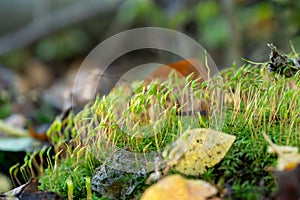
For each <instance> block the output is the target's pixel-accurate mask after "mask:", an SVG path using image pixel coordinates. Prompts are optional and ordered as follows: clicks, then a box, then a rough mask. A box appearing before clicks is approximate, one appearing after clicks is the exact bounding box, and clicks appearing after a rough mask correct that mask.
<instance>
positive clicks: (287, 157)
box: [263, 133, 300, 171]
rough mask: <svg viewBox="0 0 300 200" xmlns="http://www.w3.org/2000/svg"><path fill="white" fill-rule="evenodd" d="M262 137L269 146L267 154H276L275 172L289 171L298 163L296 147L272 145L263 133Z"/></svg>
mask: <svg viewBox="0 0 300 200" xmlns="http://www.w3.org/2000/svg"><path fill="white" fill-rule="evenodd" d="M263 136H264V138H265V140H266V141H267V142H268V143H269V145H270V146H269V147H268V153H276V154H277V155H278V159H277V166H276V170H279V171H282V170H291V169H293V168H295V167H296V166H297V165H298V164H299V163H300V154H299V153H298V147H291V146H279V145H276V144H274V143H273V142H272V141H271V140H270V138H269V137H268V136H267V135H266V133H263Z"/></svg>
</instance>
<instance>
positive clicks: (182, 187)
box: [141, 175, 217, 200]
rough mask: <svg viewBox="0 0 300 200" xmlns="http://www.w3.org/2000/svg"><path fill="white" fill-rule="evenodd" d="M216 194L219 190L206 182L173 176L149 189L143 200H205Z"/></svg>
mask: <svg viewBox="0 0 300 200" xmlns="http://www.w3.org/2000/svg"><path fill="white" fill-rule="evenodd" d="M216 193H217V189H216V188H215V187H214V186H212V185H211V184H209V183H207V182H205V181H202V180H188V179H185V178H183V177H182V176H180V175H171V176H168V177H165V178H163V179H162V180H160V181H159V182H158V183H156V184H154V185H152V186H151V187H149V188H148V189H147V190H146V191H145V193H144V194H143V196H142V198H141V200H202V199H203V200H205V199H206V198H207V197H210V196H212V195H214V194H216Z"/></svg>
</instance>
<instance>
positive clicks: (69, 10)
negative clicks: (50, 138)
mask: <svg viewBox="0 0 300 200" xmlns="http://www.w3.org/2000/svg"><path fill="white" fill-rule="evenodd" d="M0 24H1V26H0V119H4V120H6V122H7V123H8V124H11V125H13V126H15V127H21V128H24V127H28V124H30V126H33V127H35V125H36V126H37V127H38V128H39V127H40V126H41V125H44V124H47V123H49V124H50V123H51V122H52V120H53V119H54V118H55V116H56V115H57V114H59V113H60V112H61V111H63V110H65V109H66V108H67V107H68V106H69V105H68V102H67V101H66V99H69V98H70V88H72V81H73V79H74V76H75V74H76V71H77V69H78V67H79V66H80V64H81V63H82V61H83V59H84V58H85V56H86V55H87V54H88V53H89V52H90V51H91V50H92V49H93V48H94V47H95V46H96V45H98V44H99V43H100V42H102V41H103V40H105V39H106V38H108V37H110V36H112V35H114V34H117V33H119V32H121V31H125V30H128V29H131V28H136V27H144V26H157V27H165V28H170V29H173V30H177V31H180V32H182V33H185V34H187V35H188V36H190V37H192V38H194V39H195V40H196V41H198V42H199V43H200V44H201V45H202V46H203V47H204V48H205V49H206V50H207V51H208V53H209V54H210V56H211V57H212V58H213V60H214V61H215V62H216V64H217V66H218V67H219V69H223V68H226V67H230V66H231V65H232V64H233V63H236V64H237V65H238V66H241V65H242V64H244V63H245V62H244V61H243V60H242V59H241V58H245V59H247V60H251V61H254V62H265V61H268V59H269V53H270V50H269V49H268V47H267V45H266V44H267V43H274V44H275V45H276V46H277V47H278V48H279V49H280V51H281V52H282V53H288V52H290V51H291V48H290V42H292V43H293V45H294V46H295V48H296V51H300V1H295V0H268V1H267V0H63V1H62V0H27V1H23V0H10V1H0ZM133 54H134V55H133ZM128 56H129V58H131V57H134V56H135V57H138V59H139V60H144V61H145V62H146V60H147V59H150V60H151V58H152V57H153V56H155V52H152V51H148V52H146V53H145V52H133V53H129V55H128ZM125 60H126V59H125ZM123 62H125V61H124V59H123V60H122V59H121V60H119V61H117V62H116V63H115V64H118V63H119V64H120V63H123ZM83 78H85V77H83ZM41 94H42V95H41ZM41 99H42V100H41ZM14 117H15V118H16V119H15V118H14ZM18 123H19V124H18ZM1 134H2V135H4V133H1V132H0V136H1ZM2 141H3V140H2ZM16 143H17V142H16ZM7 144H8V143H3V142H2V143H1V142H0V166H1V171H0V173H1V172H4V173H6V174H8V169H9V165H10V166H11V165H12V164H13V163H15V160H13V159H11V160H12V161H11V162H10V164H7V163H6V162H4V161H5V160H7V155H8V154H7V153H6V154H1V151H5V152H8V151H14V152H16V151H24V149H26V148H27V147H28V146H26V145H25V146H22V145H21V143H19V145H16V146H18V147H19V149H18V148H17V149H10V148H9V147H8V145H7ZM22 144H23V143H22ZM21 158H23V157H22V156H21ZM4 163H6V164H7V165H8V166H6V165H5V164H4ZM4 165H5V166H4Z"/></svg>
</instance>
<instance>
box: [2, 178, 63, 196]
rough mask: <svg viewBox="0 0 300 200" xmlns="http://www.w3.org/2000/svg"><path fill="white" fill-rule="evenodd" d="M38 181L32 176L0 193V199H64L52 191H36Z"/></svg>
mask: <svg viewBox="0 0 300 200" xmlns="http://www.w3.org/2000/svg"><path fill="white" fill-rule="evenodd" d="M38 185H39V181H38V179H37V178H32V179H31V180H30V181H29V182H27V183H25V184H23V185H21V186H19V187H17V188H15V189H13V190H11V191H8V192H6V193H4V194H1V195H0V200H19V199H20V200H32V199H42V200H54V199H65V198H63V197H61V196H59V195H58V194H56V193H54V192H43V191H38Z"/></svg>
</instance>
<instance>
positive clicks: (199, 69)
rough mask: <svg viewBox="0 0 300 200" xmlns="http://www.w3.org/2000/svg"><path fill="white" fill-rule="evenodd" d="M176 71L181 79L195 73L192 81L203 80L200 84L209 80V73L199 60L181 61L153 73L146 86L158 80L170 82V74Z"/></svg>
mask: <svg viewBox="0 0 300 200" xmlns="http://www.w3.org/2000/svg"><path fill="white" fill-rule="evenodd" d="M172 71H175V72H176V73H177V75H178V77H179V78H185V77H187V76H189V75H190V74H192V73H193V76H192V79H193V80H195V79H197V78H202V80H201V81H200V82H202V81H203V79H204V80H207V79H208V71H207V69H206V68H205V67H203V66H202V64H201V63H200V62H199V61H198V60H197V59H188V60H181V61H178V62H174V63H170V64H166V65H162V66H161V67H159V68H158V69H156V70H155V71H153V72H152V73H151V74H150V75H149V76H148V77H147V78H146V79H145V80H144V82H145V83H146V84H149V83H150V82H151V81H153V80H155V79H158V80H159V81H162V82H163V81H166V80H168V76H169V74H170V73H171V72H172Z"/></svg>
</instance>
